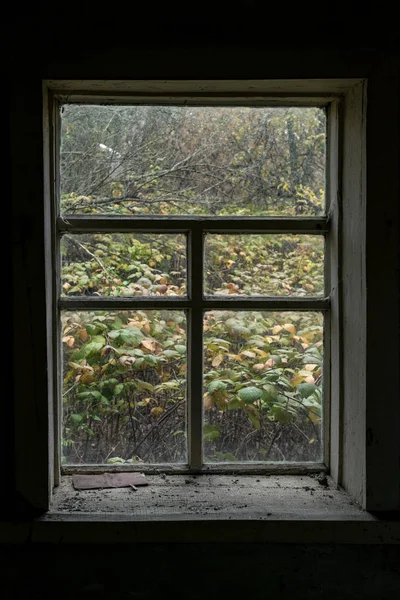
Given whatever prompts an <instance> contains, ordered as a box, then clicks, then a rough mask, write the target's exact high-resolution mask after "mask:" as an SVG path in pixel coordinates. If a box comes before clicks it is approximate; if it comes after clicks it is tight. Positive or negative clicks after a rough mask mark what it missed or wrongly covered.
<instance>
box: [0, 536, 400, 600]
mask: <svg viewBox="0 0 400 600" xmlns="http://www.w3.org/2000/svg"><path fill="white" fill-rule="evenodd" d="M399 562H400V547H399V546H337V545H329V546H315V545H308V546H307V545H289V546H288V545H284V544H274V545H267V544H251V545H246V546H243V545H240V544H224V543H221V544H214V545H207V544H204V545H191V544H185V545H167V546H165V545H157V546H154V545H147V544H146V545H142V546H139V547H138V546H135V545H132V546H128V547H124V546H122V547H119V548H118V549H117V548H110V547H107V546H105V547H103V546H95V547H93V546H88V547H83V548H82V547H81V548H70V549H69V550H66V548H65V547H64V548H62V547H60V548H59V549H58V551H57V552H55V551H54V548H46V547H40V548H36V549H35V552H32V549H28V548H24V549H23V550H18V551H15V550H13V551H8V553H7V556H5V557H4V558H3V559H2V562H1V566H0V594H1V597H2V598H4V600H9V599H13V598H18V599H19V598H27V599H28V598H29V600H42V599H45V598H53V597H57V598H59V599H60V600H78V599H79V600H80V599H81V598H82V599H88V600H90V599H92V598H93V599H96V600H103V599H104V600H120V599H121V600H122V599H128V598H133V599H135V598H138V599H139V598H140V599H143V600H149V599H153V598H171V599H173V598H177V599H179V598H182V599H183V598H184V599H185V600H186V599H190V600H200V599H201V600H203V599H205V598H207V599H214V598H215V599H216V598H218V599H228V598H235V599H236V598H243V599H245V598H246V599H247V598H251V599H254V600H256V599H261V598H263V599H264V598H279V599H280V598H293V599H294V598H295V599H296V600H317V599H320V598H325V599H327V600H328V599H329V600H330V599H334V600H392V599H393V600H394V599H396V598H397V597H398V593H399V578H400V572H399Z"/></svg>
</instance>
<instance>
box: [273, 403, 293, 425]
mask: <svg viewBox="0 0 400 600" xmlns="http://www.w3.org/2000/svg"><path fill="white" fill-rule="evenodd" d="M270 412H271V415H272V416H273V418H274V420H275V421H278V423H282V425H285V424H286V423H290V421H291V420H292V418H293V416H292V415H291V414H290V413H289V412H288V411H287V410H285V409H284V408H282V406H279V404H274V406H273V407H272V408H271V410H270Z"/></svg>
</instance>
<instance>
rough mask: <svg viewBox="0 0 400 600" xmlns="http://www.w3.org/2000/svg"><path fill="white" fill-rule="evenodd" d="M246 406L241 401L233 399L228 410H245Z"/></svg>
mask: <svg viewBox="0 0 400 600" xmlns="http://www.w3.org/2000/svg"><path fill="white" fill-rule="evenodd" d="M244 406H245V405H244V404H243V403H242V402H241V400H239V398H232V400H229V402H228V410H236V409H238V408H244Z"/></svg>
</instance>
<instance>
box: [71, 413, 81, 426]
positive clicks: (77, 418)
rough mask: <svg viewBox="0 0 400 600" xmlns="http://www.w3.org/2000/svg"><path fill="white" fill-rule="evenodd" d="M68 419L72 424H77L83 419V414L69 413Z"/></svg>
mask: <svg viewBox="0 0 400 600" xmlns="http://www.w3.org/2000/svg"><path fill="white" fill-rule="evenodd" d="M70 419H71V421H72V423H73V424H74V425H79V423H81V422H82V421H83V416H82V415H78V414H74V415H71V417H70Z"/></svg>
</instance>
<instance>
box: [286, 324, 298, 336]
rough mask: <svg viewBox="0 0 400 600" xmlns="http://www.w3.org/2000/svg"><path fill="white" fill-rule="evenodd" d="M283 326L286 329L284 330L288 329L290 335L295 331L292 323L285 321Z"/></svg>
mask: <svg viewBox="0 0 400 600" xmlns="http://www.w3.org/2000/svg"><path fill="white" fill-rule="evenodd" d="M283 328H284V329H286V331H288V332H289V333H291V334H292V335H294V334H295V333H296V327H295V326H294V325H293V324H292V323H285V325H284V326H283Z"/></svg>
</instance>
